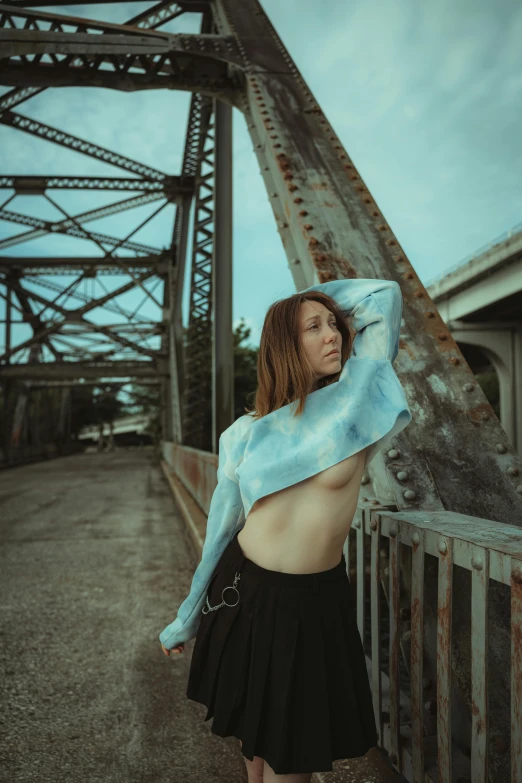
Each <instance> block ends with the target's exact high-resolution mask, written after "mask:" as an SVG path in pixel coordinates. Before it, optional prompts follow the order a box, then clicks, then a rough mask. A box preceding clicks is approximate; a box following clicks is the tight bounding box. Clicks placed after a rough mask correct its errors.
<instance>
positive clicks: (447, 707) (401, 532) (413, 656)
mask: <svg viewBox="0 0 522 783" xmlns="http://www.w3.org/2000/svg"><path fill="white" fill-rule="evenodd" d="M381 537H383V538H385V539H386V538H387V539H388V548H389V549H388V553H387V554H389V561H388V562H389V566H388V567H387V576H388V579H389V588H388V607H389V662H388V678H387V683H388V688H389V693H388V699H389V720H388V721H383V717H382V700H383V687H382V680H383V678H386V674H385V672H382V667H381V663H382V661H381V655H382V649H383V646H382V639H381V630H382V628H381V625H382V624H381V602H380V592H381V579H382V576H381V568H380V558H381V557H382V555H383V551H382V544H383V542H382V538H381ZM368 539H369V543H370V602H369V606H370V607H371V609H370V618H369V619H370V626H371V678H370V679H371V686H372V694H373V702H374V711H375V715H376V722H377V727H378V730H379V744H380V745H381V747H383V748H386V750H387V751H388V753H389V755H390V758H391V760H392V762H393V763H394V765H395V766H396V767H397V769H399V770H400V771H401V772H402V774H403V775H404V776H405V777H406V778H407V779H408V780H410V781H412V782H414V783H417V782H418V781H423V782H424V781H433V783H435V781H437V783H450V781H451V780H452V772H451V770H452V750H453V751H454V748H452V714H451V713H452V710H451V704H452V684H451V682H452V681H451V649H452V631H451V616H452V602H453V599H454V595H453V566H454V565H456V566H461V567H462V568H465V569H467V570H468V571H471V580H472V581H471V584H472V606H471V618H470V622H471V698H472V705H473V709H472V726H471V737H470V743H469V745H470V747H471V760H469V759H465V761H466V762H467V764H468V768H469V765H470V768H469V773H470V775H471V778H470V779H471V780H472V781H473V783H486V781H487V779H488V741H489V737H488V733H489V732H488V676H487V674H488V661H487V657H488V649H487V644H488V633H487V615H488V593H489V591H490V586H489V580H490V579H491V580H496V581H497V582H500V583H502V584H505V585H508V586H509V587H510V590H511V738H510V742H511V780H512V781H522V741H521V740H522V734H521V721H522V641H521V640H522V559H521V558H522V555H521V553H522V529H519V528H518V527H515V526H513V525H505V524H501V523H498V522H494V521H490V520H484V519H478V518H475V517H473V518H470V517H468V516H465V515H463V514H457V513H450V512H447V511H439V512H427V513H425V512H418V511H416V512H415V511H412V512H392V511H383V510H379V511H375V510H373V509H371V508H368V507H364V505H363V506H359V507H358V509H357V512H356V515H355V518H354V522H353V524H352V529H351V530H350V533H349V535H348V537H347V539H346V542H345V555H346V562H347V565H348V568H350V563H351V562H353V561H354V560H355V561H356V574H357V623H358V627H359V632H360V634H361V637H362V638H363V639H364V630H365V615H366V612H367V602H366V595H365V591H366V587H365V581H366V580H365V573H366V562H365V548H366V544H367V543H368ZM352 547H353V549H352ZM402 547H408V548H409V549H410V555H411V575H408V576H409V577H410V578H411V582H410V585H411V595H410V600H411V648H410V662H409V663H410V686H411V699H410V700H408V698H407V696H405V694H404V692H402V691H401V690H400V683H399V662H400V655H401V650H400V639H399V633H400V632H399V627H400V615H399V612H400V609H399V589H400V584H401V582H400V563H402V562H403V559H402V558H401V556H400V555H401V548H402ZM425 554H429V555H433V556H434V557H436V558H437V559H438V597H437V665H436V693H437V701H436V707H437V716H436V729H437V734H436V738H435V745H433V742H432V746H433V747H435V748H436V762H435V764H432V765H431V767H430V770H428V769H426V766H425V758H424V756H425V744H426V739H427V738H426V737H425V735H424V703H423V634H424V628H423V618H424V605H425V587H424V561H425ZM457 600H458V598H457ZM383 619H384V618H383ZM381 675H382V676H381ZM404 704H407V705H408V708H409V712H410V727H409V728H410V732H409V734H410V736H409V737H405V736H404V735H403V736H401V718H400V708H401V705H404ZM402 724H403V728H404V720H403V721H402ZM431 739H434V738H433V737H432V738H431ZM506 740H507V738H506Z"/></svg>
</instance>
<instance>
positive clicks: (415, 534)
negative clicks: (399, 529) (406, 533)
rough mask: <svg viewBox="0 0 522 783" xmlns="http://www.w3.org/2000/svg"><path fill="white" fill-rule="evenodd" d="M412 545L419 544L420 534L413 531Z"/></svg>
mask: <svg viewBox="0 0 522 783" xmlns="http://www.w3.org/2000/svg"><path fill="white" fill-rule="evenodd" d="M411 540H412V543H414V544H420V534H419V533H417V531H415V532H414V533H413V535H412V537H411Z"/></svg>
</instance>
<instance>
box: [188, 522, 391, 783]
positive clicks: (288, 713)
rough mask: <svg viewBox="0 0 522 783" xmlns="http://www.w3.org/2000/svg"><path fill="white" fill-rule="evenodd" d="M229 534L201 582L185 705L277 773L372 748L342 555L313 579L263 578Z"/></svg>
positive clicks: (324, 768)
mask: <svg viewBox="0 0 522 783" xmlns="http://www.w3.org/2000/svg"><path fill="white" fill-rule="evenodd" d="M238 533H239V531H238ZM238 533H237V534H236V535H235V536H234V537H233V538H232V540H231V542H230V543H229V545H228V546H227V548H226V549H225V551H224V552H223V555H222V556H221V559H220V561H219V563H218V565H217V568H216V570H215V571H214V574H213V575H212V578H211V580H210V583H209V587H208V591H207V603H206V605H205V607H204V609H203V612H202V618H201V623H200V626H199V628H198V633H197V636H196V639H195V643H194V649H193V651H192V660H191V665H190V673H189V679H188V687H187V698H189V699H191V700H193V701H196V702H199V703H201V704H204V705H205V706H206V707H207V708H208V710H207V714H206V716H205V718H204V720H205V721H207V720H209V719H210V718H213V722H212V726H211V731H212V733H213V734H216V735H218V736H220V737H230V736H234V737H237V739H240V740H241V741H242V743H243V744H242V747H241V751H242V754H243V756H245V757H246V758H247V759H249V760H251V761H252V760H253V758H254V756H261V757H262V758H263V759H265V760H266V761H267V762H268V764H270V766H271V767H272V769H273V770H274V772H275V773H276V774H278V775H284V774H290V773H294V774H298V773H306V772H330V771H331V770H332V762H333V761H335V760H337V759H347V758H354V757H358V756H363V755H364V754H365V753H366V752H367V751H368V750H369V749H370V748H371V747H373V746H374V745H376V743H377V731H376V726H375V718H374V712H373V705H372V697H371V690H370V684H369V680H368V674H367V670H366V663H365V656H364V650H363V646H362V643H361V637H360V635H359V630H358V627H357V620H356V613H355V607H354V604H353V600H352V596H351V588H350V582H349V579H348V576H347V573H346V561H345V558H344V554H343V555H342V559H341V562H340V563H339V564H338V565H337V566H335V568H331V569H328V570H326V571H321V572H318V573H314V574H288V573H281V572H279V571H270V570H268V569H266V568H261V566H259V565H257V564H256V563H253V562H252V561H251V560H249V559H248V558H246V557H245V555H244V554H243V551H242V549H241V546H240V544H239V542H238V540H237V535H238ZM226 588H229V589H226ZM223 602H225V605H223V606H221V607H220V608H218V609H215V610H214V611H211V610H210V609H209V607H216V606H218V605H219V604H222V603H223Z"/></svg>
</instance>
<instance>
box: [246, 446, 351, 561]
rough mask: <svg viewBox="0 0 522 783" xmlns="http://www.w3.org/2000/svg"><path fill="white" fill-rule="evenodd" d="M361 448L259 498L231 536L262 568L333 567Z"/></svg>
mask: <svg viewBox="0 0 522 783" xmlns="http://www.w3.org/2000/svg"><path fill="white" fill-rule="evenodd" d="M366 451H367V449H363V450H362V451H359V452H357V454H352V455H351V456H350V457H347V458H346V459H344V460H342V461H341V462H338V463H337V464H336V465H332V466H331V467H330V468H327V469H326V470H323V471H321V472H320V473H316V474H315V475H314V476H310V478H307V479H304V481H299V482H298V483H297V484H293V485H292V486H290V487H286V488H285V489H281V490H280V491H279V492H273V493H272V494H270V495H266V496H265V497H263V498H260V499H259V500H258V501H256V502H255V503H254V505H253V506H252V508H251V510H250V513H249V515H248V517H247V519H246V522H245V524H244V526H243V528H242V530H241V531H240V533H239V534H238V537H237V540H238V542H239V545H240V547H241V549H242V550H243V553H244V555H245V556H246V557H247V558H248V559H249V560H252V561H253V562H254V563H257V565H259V566H261V567H262V568H267V569H269V570H270V571H281V572H283V573H289V574H311V573H317V572H318V571H326V570H327V569H329V568H334V567H335V566H336V565H338V564H339V562H340V561H341V556H342V553H343V546H344V542H345V539H346V536H347V535H348V532H349V530H350V526H351V524H352V520H353V517H354V514H355V510H356V508H357V499H358V497H359V490H360V487H361V480H362V477H363V473H364V466H365V461H366Z"/></svg>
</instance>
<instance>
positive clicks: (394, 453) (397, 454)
mask: <svg viewBox="0 0 522 783" xmlns="http://www.w3.org/2000/svg"><path fill="white" fill-rule="evenodd" d="M388 457H389V458H390V459H398V458H399V457H400V452H399V451H398V450H397V449H390V450H389V452H388Z"/></svg>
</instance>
